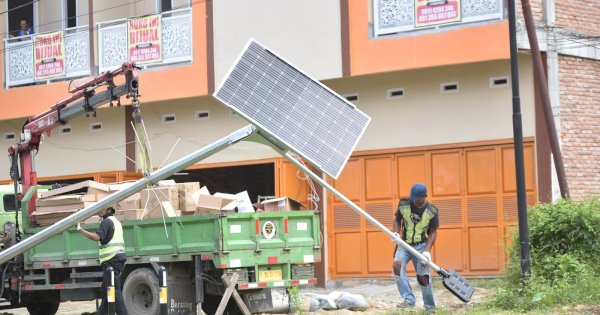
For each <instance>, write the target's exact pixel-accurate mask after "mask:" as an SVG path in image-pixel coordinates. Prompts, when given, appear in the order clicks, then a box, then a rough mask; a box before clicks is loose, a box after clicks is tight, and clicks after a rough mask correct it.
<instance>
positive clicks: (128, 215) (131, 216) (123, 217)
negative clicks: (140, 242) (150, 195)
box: [115, 209, 144, 221]
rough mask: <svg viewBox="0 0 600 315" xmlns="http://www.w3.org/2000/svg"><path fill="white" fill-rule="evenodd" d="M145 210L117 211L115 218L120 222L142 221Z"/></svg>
mask: <svg viewBox="0 0 600 315" xmlns="http://www.w3.org/2000/svg"><path fill="white" fill-rule="evenodd" d="M143 213H144V209H123V210H117V212H116V213H115V218H117V220H119V221H128V220H140V219H141V218H142V214H143Z"/></svg>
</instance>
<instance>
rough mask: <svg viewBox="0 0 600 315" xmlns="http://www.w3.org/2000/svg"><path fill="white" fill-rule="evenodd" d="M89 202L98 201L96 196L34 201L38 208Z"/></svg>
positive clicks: (79, 195)
mask: <svg viewBox="0 0 600 315" xmlns="http://www.w3.org/2000/svg"><path fill="white" fill-rule="evenodd" d="M90 201H92V202H93V201H98V196H97V195H94V194H92V195H83V194H78V195H62V196H53V197H48V198H44V199H42V198H37V199H36V200H35V205H36V206H38V207H44V206H58V205H65V204H76V203H81V202H90Z"/></svg>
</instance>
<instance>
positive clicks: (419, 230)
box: [399, 203, 438, 244]
mask: <svg viewBox="0 0 600 315" xmlns="http://www.w3.org/2000/svg"><path fill="white" fill-rule="evenodd" d="M399 210H400V214H402V218H403V219H404V222H405V223H404V227H403V228H405V229H406V234H405V235H406V242H408V243H410V244H418V243H421V242H425V241H426V240H427V236H428V235H427V232H429V221H431V219H432V218H433V217H435V215H436V214H437V212H438V210H437V208H436V207H435V206H434V205H432V204H430V203H427V208H425V210H424V211H423V215H422V216H421V221H419V222H417V223H416V224H415V223H414V222H413V221H412V219H411V217H410V214H411V209H410V205H402V206H400V209H399Z"/></svg>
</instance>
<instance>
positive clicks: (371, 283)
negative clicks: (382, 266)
mask: <svg viewBox="0 0 600 315" xmlns="http://www.w3.org/2000/svg"><path fill="white" fill-rule="evenodd" d="M488 281H493V280H488ZM412 286H413V292H414V293H415V295H416V296H417V308H416V309H415V310H416V311H418V310H423V299H422V298H421V290H420V289H419V287H418V285H417V284H416V282H414V283H412ZM333 291H342V292H349V293H355V294H360V295H362V296H364V297H365V298H366V299H367V301H368V303H369V309H368V310H366V311H364V312H353V311H348V310H334V311H325V310H319V311H317V312H313V313H310V314H315V315H325V314H327V315H341V314H361V315H363V314H364V315H371V314H372V315H375V314H378V315H381V314H395V313H397V311H396V304H397V303H400V302H401V298H400V295H399V294H398V290H397V288H396V284H395V282H393V280H392V279H376V280H364V279H358V280H352V279H350V280H344V281H343V282H341V283H336V287H335V288H327V289H323V288H304V289H302V290H301V293H316V294H328V293H330V292H333ZM492 292H493V291H492V290H491V289H486V288H477V289H476V290H475V293H474V294H473V298H472V299H471V302H469V303H463V302H462V301H460V300H459V299H458V298H456V297H455V296H454V295H452V294H451V293H450V292H449V291H448V290H446V289H445V288H444V287H443V285H442V284H441V282H440V281H439V278H438V279H434V296H435V300H436V304H437V306H438V307H441V308H443V309H445V310H447V311H459V310H468V309H469V308H471V307H473V306H474V305H477V304H479V303H481V302H482V301H484V300H485V299H486V298H488V297H489V296H490V295H491V294H492ZM95 310H96V303H95V302H94V301H88V302H65V303H62V304H61V305H60V308H59V311H58V313H57V314H61V315H67V314H69V315H75V314H86V313H87V314H89V313H93V312H95ZM12 314H14V315H25V314H28V313H27V309H25V308H21V309H14V310H10V311H7V312H4V313H0V315H12Z"/></svg>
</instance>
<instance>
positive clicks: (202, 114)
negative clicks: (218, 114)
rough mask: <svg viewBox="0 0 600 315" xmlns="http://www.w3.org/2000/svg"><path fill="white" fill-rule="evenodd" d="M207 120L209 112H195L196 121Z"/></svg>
mask: <svg viewBox="0 0 600 315" xmlns="http://www.w3.org/2000/svg"><path fill="white" fill-rule="evenodd" d="M208 118H209V112H208V111H207V110H201V111H197V112H196V120H206V119H208Z"/></svg>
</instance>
